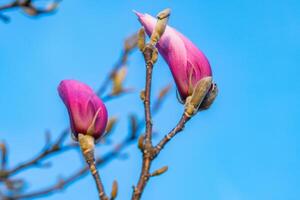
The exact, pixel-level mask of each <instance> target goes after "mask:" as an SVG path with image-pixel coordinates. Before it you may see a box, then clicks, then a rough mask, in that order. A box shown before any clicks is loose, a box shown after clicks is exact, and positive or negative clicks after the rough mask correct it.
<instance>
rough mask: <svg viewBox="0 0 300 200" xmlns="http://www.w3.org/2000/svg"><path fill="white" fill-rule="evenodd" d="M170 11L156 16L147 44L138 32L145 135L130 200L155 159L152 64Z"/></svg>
mask: <svg viewBox="0 0 300 200" xmlns="http://www.w3.org/2000/svg"><path fill="white" fill-rule="evenodd" d="M169 14H170V10H169V9H166V10H164V11H162V12H161V13H159V14H158V20H157V23H156V26H155V28H154V31H153V33H152V35H151V38H150V41H149V43H147V44H145V32H144V29H141V30H140V32H139V43H138V46H139V49H140V50H141V52H142V53H143V55H144V60H145V63H146V83H145V91H142V93H141V98H142V100H143V103H144V110H145V124H146V133H145V136H144V137H142V138H141V139H140V142H139V147H140V149H141V151H142V154H143V162H142V170H141V173H140V178H139V180H138V183H137V186H136V187H134V191H133V194H132V200H139V199H140V198H141V195H142V193H143V191H144V188H145V187H146V184H147V182H148V180H149V178H150V176H151V175H150V168H151V163H152V160H153V159H154V157H155V151H154V150H155V148H154V147H153V146H152V116H151V109H150V95H151V81H152V70H153V66H154V63H155V62H156V61H157V56H158V51H157V49H156V47H155V45H156V44H157V42H158V41H159V39H160V37H161V36H162V35H163V33H164V31H165V28H166V25H167V21H168V17H169Z"/></svg>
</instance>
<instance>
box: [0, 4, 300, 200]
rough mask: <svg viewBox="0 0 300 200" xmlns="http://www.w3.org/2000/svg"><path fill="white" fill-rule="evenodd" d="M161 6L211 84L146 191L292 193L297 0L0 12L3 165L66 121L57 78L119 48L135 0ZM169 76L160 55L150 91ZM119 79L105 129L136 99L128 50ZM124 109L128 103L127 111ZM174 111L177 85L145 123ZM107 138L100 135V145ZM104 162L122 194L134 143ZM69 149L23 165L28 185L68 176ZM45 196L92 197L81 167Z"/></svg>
mask: <svg viewBox="0 0 300 200" xmlns="http://www.w3.org/2000/svg"><path fill="white" fill-rule="evenodd" d="M166 7H170V8H171V9H172V16H171V18H170V24H171V25H172V26H174V27H176V28H177V29H178V30H180V31H181V32H182V33H184V34H185V35H186V36H188V37H189V38H190V39H191V40H192V41H193V42H194V43H195V44H196V45H197V46H198V47H199V48H200V49H202V50H203V51H204V52H205V54H206V55H207V57H208V58H209V60H210V62H211V65H212V68H213V73H214V79H215V81H216V82H217V83H218V86H219V89H220V94H219V96H218V98H217V100H216V102H215V104H214V105H213V106H212V108H211V109H210V110H208V111H207V112H204V113H201V114H199V115H198V116H196V117H195V118H194V119H193V120H192V121H191V122H190V123H189V124H188V125H187V127H186V129H185V131H184V132H183V133H182V134H180V135H178V137H176V139H175V140H174V141H172V142H171V143H170V145H168V146H167V148H166V149H165V150H164V151H163V152H162V154H161V155H160V157H159V158H158V159H157V160H156V161H155V162H154V166H153V169H156V168H158V167H161V166H163V165H168V166H169V171H168V172H167V173H166V174H164V175H162V176H160V177H158V178H153V179H151V181H150V184H149V185H148V187H147V189H146V191H145V193H144V198H143V199H144V200H150V199H195V200H198V199H206V200H266V199H267V200H296V199H299V196H300V190H299V186H300V171H299V169H300V160H299V152H300V148H299V141H300V135H299V131H300V124H299V117H300V116H299V114H300V101H299V98H300V81H299V73H300V66H299V63H300V37H299V35H300V26H299V24H300V12H299V8H300V2H299V1H297V0H259V1H258V0H254V1H253V0H243V1H242V0H228V1H221V0H215V1H198V0H185V1H180V0H177V1H173V0H172V1H170V0H161V1H151V2H150V1H137V0H131V1H128V0H127V1H124V0H123V1H118V0H116V1H110V2H109V3H108V1H107V2H103V1H99V0H89V1H84V0H73V1H68V0H65V1H64V2H63V3H62V4H61V7H60V9H59V11H58V12H57V13H56V14H55V15H53V16H49V17H42V18H38V19H29V18H27V17H24V16H23V15H22V14H20V13H19V12H10V13H8V15H10V16H11V17H12V22H11V23H10V24H3V23H0V30H1V31H0V35H1V41H0V52H1V53H0V90H1V96H0V111H1V112H0V113H1V114H0V138H1V140H2V139H4V140H5V141H7V142H8V143H9V145H10V146H9V147H10V148H9V149H10V162H9V163H10V165H14V164H16V163H18V162H20V161H23V160H25V159H27V158H29V157H30V156H32V155H33V153H35V152H38V150H40V148H41V147H42V146H43V142H44V140H43V139H44V135H43V133H44V131H45V130H50V131H51V132H52V133H53V135H58V134H59V132H60V131H61V130H62V129H63V128H64V127H65V126H66V125H67V124H68V117H67V112H66V110H65V107H64V105H63V104H62V102H61V100H60V99H59V97H58V95H57V91H56V87H57V85H58V83H59V82H60V80H62V79H66V78H74V79H78V80H81V81H83V82H86V83H87V84H89V85H90V86H91V87H93V88H97V86H98V85H99V84H100V83H101V80H103V78H104V76H105V74H106V72H107V71H109V69H110V67H111V66H112V65H113V63H114V62H115V61H116V60H117V58H118V56H119V54H120V51H121V47H122V41H123V39H124V38H125V37H126V36H127V35H130V34H131V33H133V32H134V31H136V30H137V29H138V28H139V23H138V21H137V20H136V17H135V16H134V14H133V13H132V9H135V10H138V11H140V12H148V13H150V14H153V15H155V14H156V13H157V12H158V11H160V10H161V9H163V8H166ZM169 82H172V77H171V76H170V72H169V70H168V68H167V65H166V63H165V62H164V61H163V60H162V58H159V62H158V64H157V65H156V67H155V73H154V91H153V92H154V94H156V93H157V92H158V89H159V88H160V87H161V86H163V85H165V84H167V83H169ZM126 85H128V86H132V87H135V88H136V93H133V94H131V95H130V96H128V97H124V98H121V99H119V100H116V101H113V102H111V103H109V104H108V105H107V106H108V110H109V114H110V115H111V116H112V115H118V116H119V117H120V119H121V123H120V125H119V126H118V129H117V132H116V133H115V134H114V136H113V139H114V141H118V140H121V139H122V138H123V137H124V136H125V135H126V131H127V124H126V117H127V113H128V112H130V111H139V112H141V111H142V104H141V102H140V101H139V99H138V96H139V94H138V91H140V90H141V89H142V87H143V85H144V67H143V58H142V56H141V55H140V53H139V52H135V53H134V54H133V55H132V57H130V65H129V77H128V79H127V82H126ZM127 111H128V112H127ZM181 112H182V106H181V105H180V104H179V103H178V102H177V100H176V98H175V89H174V88H173V90H172V94H171V95H170V96H169V98H168V100H167V102H166V103H165V104H164V108H163V110H162V112H161V113H160V115H158V116H157V117H155V119H154V128H155V130H157V131H158V132H159V133H160V136H162V135H163V134H164V133H166V132H167V131H168V130H170V129H171V128H172V127H173V126H174V124H175V123H176V121H177V120H178V118H179V117H180V114H181ZM105 149H106V147H105V146H104V147H100V148H99V149H98V150H97V153H98V154H101V153H103V151H105ZM124 153H128V154H129V159H127V160H115V161H113V162H111V163H110V164H108V165H107V166H105V168H103V169H101V172H102V178H103V181H104V185H105V186H106V188H107V190H108V191H110V188H111V184H112V181H113V180H114V179H117V180H118V181H119V184H120V191H119V192H120V193H119V195H120V196H119V199H120V200H123V199H124V200H125V199H129V197H130V195H131V191H132V188H131V186H132V185H133V184H136V181H137V178H138V174H139V170H140V164H141V159H140V158H141V155H140V152H139V151H138V150H137V148H136V146H135V145H133V146H131V147H130V148H129V149H127V150H126V151H125V152H124ZM80 161H81V158H80V157H79V156H78V154H77V153H76V152H75V153H69V154H66V155H64V156H60V157H57V158H55V159H53V168H51V169H35V170H32V171H30V172H29V171H27V172H25V173H23V174H20V175H19V176H20V177H27V178H28V180H30V184H29V185H28V186H29V190H34V189H38V188H40V187H43V186H46V185H48V184H49V183H53V182H55V180H56V178H57V176H67V175H68V174H70V173H71V172H73V171H74V170H75V169H78V168H79V167H80V166H81V165H82V163H81V162H80ZM48 199H49V200H65V199H76V200H77V199H78V200H79V199H97V195H96V189H95V186H94V182H93V181H92V178H91V177H90V176H88V177H86V178H84V179H83V180H82V181H80V182H77V183H76V184H74V185H72V186H71V187H69V188H68V189H67V190H65V191H63V192H61V193H58V194H55V195H53V196H51V197H48Z"/></svg>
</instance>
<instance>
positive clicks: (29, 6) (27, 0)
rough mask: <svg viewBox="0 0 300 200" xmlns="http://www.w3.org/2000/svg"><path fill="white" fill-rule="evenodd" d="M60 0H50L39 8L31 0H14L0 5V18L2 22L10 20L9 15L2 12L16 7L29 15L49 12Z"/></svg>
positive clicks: (54, 8) (53, 9)
mask: <svg viewBox="0 0 300 200" xmlns="http://www.w3.org/2000/svg"><path fill="white" fill-rule="evenodd" d="M61 1H62V0H55V1H52V2H50V3H49V4H48V5H47V6H46V7H44V8H39V7H37V6H36V5H35V4H34V2H33V1H32V0H23V1H22V0H15V1H12V2H10V3H7V4H4V5H1V6H0V19H2V20H3V21H4V22H8V21H9V20H10V19H9V17H7V16H6V15H3V14H2V12H4V11H9V10H12V9H17V8H19V9H21V10H23V11H24V13H26V14H27V15H29V16H39V15H43V14H50V13H53V12H54V11H55V10H56V8H57V7H58V5H59V3H60V2H61Z"/></svg>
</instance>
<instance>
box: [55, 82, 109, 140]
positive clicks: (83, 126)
mask: <svg viewBox="0 0 300 200" xmlns="http://www.w3.org/2000/svg"><path fill="white" fill-rule="evenodd" d="M58 92H59V95H60V97H61V99H62V100H63V102H64V104H65V105H66V107H67V109H68V112H69V117H70V124H71V129H72V133H73V135H74V137H75V138H76V139H78V134H83V135H90V136H92V137H93V138H94V139H95V140H97V139H99V138H100V137H101V136H102V135H103V133H104V132H105V127H106V124H107V110H106V107H105V105H104V104H103V102H102V101H101V99H100V98H99V97H98V96H97V95H96V94H95V93H94V92H93V90H92V89H91V88H90V87H89V86H87V85H86V84H84V83H81V82H79V81H76V80H64V81H62V82H61V83H60V84H59V86H58Z"/></svg>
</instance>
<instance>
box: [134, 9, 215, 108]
mask: <svg viewBox="0 0 300 200" xmlns="http://www.w3.org/2000/svg"><path fill="white" fill-rule="evenodd" d="M167 14H168V12H167ZM136 15H137V16H138V19H139V21H140V22H141V24H142V25H143V26H144V28H145V31H146V33H147V34H148V35H149V36H151V34H152V32H153V31H154V30H155V26H156V21H157V20H156V19H155V18H154V17H152V16H150V15H148V14H141V13H138V12H136ZM162 16H164V15H163V14H162ZM156 46H157V48H158V51H159V53H160V54H161V55H162V56H163V58H164V59H165V61H166V62H167V63H168V65H169V68H170V69H171V72H172V75H173V77H174V79H175V82H176V85H177V89H178V92H179V95H180V97H181V99H182V100H183V102H185V101H186V98H187V97H188V96H190V95H192V93H193V91H194V89H195V87H196V84H197V83H198V82H199V81H200V80H201V79H202V78H205V77H211V76H212V71H211V67H210V64H209V62H208V60H207V58H206V57H205V55H204V54H203V53H202V52H201V51H200V50H199V49H198V48H197V47H196V46H195V45H194V44H193V43H192V42H191V41H190V40H189V39H187V38H186V37H185V36H183V35H182V34H181V33H179V32H178V31H176V30H175V29H174V28H172V27H170V26H166V28H165V31H164V34H163V35H162V36H161V38H160V40H159V41H158V43H157V45H156Z"/></svg>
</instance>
